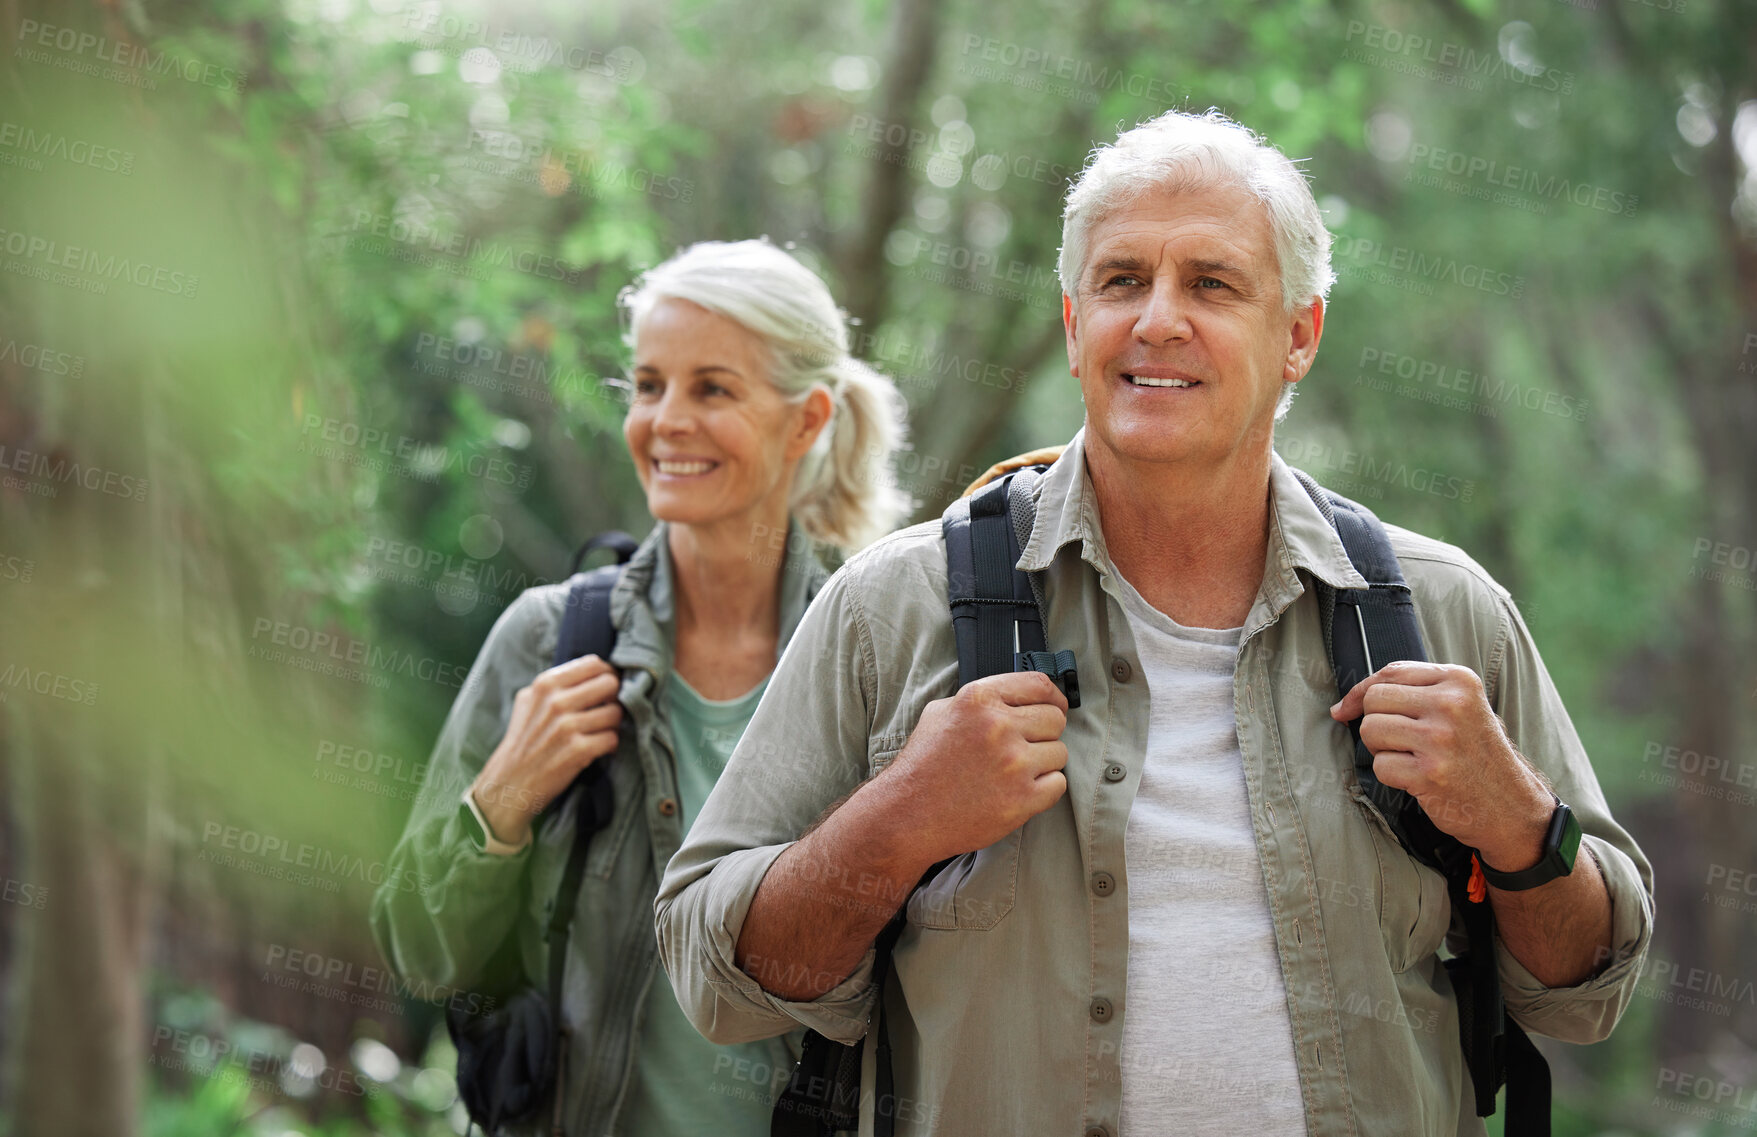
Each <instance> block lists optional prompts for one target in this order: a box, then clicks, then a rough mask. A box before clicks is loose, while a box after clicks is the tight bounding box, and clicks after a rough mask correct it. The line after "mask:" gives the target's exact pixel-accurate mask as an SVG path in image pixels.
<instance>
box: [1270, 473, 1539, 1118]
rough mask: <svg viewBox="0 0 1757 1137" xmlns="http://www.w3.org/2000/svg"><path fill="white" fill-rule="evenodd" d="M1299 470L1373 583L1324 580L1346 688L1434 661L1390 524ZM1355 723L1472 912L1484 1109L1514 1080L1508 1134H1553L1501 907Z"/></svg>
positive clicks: (1403, 817) (1466, 994) (1374, 783)
mask: <svg viewBox="0 0 1757 1137" xmlns="http://www.w3.org/2000/svg"><path fill="white" fill-rule="evenodd" d="M1293 473H1294V475H1295V476H1296V477H1298V478H1299V481H1300V484H1301V485H1303V486H1304V487H1305V489H1306V493H1307V494H1309V495H1310V496H1311V498H1312V501H1313V502H1314V503H1316V504H1317V506H1318V509H1319V511H1320V512H1322V513H1323V514H1324V517H1325V519H1326V520H1327V521H1329V522H1330V524H1331V525H1332V526H1333V527H1334V528H1335V530H1336V533H1337V535H1338V536H1339V537H1340V538H1341V539H1342V547H1343V549H1344V550H1345V551H1346V552H1347V554H1348V559H1349V562H1350V563H1351V564H1353V565H1354V567H1355V570H1356V571H1357V572H1359V573H1360V574H1361V576H1363V577H1364V578H1366V581H1367V587H1366V588H1342V589H1336V588H1331V587H1329V586H1328V585H1326V584H1324V582H1322V581H1316V585H1317V592H1318V603H1319V610H1320V612H1321V615H1322V621H1323V628H1324V646H1325V649H1326V650H1327V651H1328V652H1329V655H1330V665H1331V667H1332V668H1333V669H1334V671H1335V673H1336V690H1337V694H1338V696H1339V697H1340V696H1342V695H1346V694H1348V692H1349V691H1350V690H1352V689H1353V688H1354V685H1355V684H1356V683H1359V682H1360V681H1361V680H1362V679H1364V678H1366V677H1367V676H1368V675H1371V674H1372V673H1373V672H1375V671H1377V670H1378V669H1379V668H1381V667H1384V666H1385V665H1386V664H1387V663H1392V662H1395V661H1397V660H1406V659H1413V660H1425V659H1427V653H1426V651H1425V650H1424V648H1423V646H1422V638H1421V627H1420V625H1419V624H1418V623H1417V622H1416V617H1415V603H1414V600H1413V599H1412V597H1411V595H1410V590H1409V584H1408V582H1407V581H1406V580H1404V577H1403V570H1402V568H1401V567H1400V566H1399V565H1398V563H1397V554H1396V553H1395V552H1394V551H1393V550H1392V548H1391V539H1390V537H1389V535H1387V534H1386V532H1385V527H1384V525H1383V524H1382V523H1381V522H1380V521H1379V519H1378V517H1377V516H1375V515H1374V514H1373V511H1372V510H1370V509H1368V508H1367V507H1366V506H1364V505H1361V504H1359V503H1358V502H1354V501H1350V500H1349V499H1348V498H1346V497H1343V496H1342V495H1341V494H1338V493H1333V492H1331V491H1329V490H1326V489H1324V488H1323V487H1321V486H1319V485H1318V483H1317V482H1316V481H1314V480H1313V479H1312V477H1311V476H1310V475H1309V474H1307V473H1305V472H1304V471H1303V470H1294V471H1293ZM1348 729H1349V733H1350V734H1351V735H1352V736H1353V739H1354V771H1355V778H1356V780H1357V781H1358V782H1359V783H1360V786H1361V789H1362V791H1363V792H1364V793H1365V794H1366V795H1367V798H1368V800H1370V801H1371V802H1372V803H1373V805H1374V806H1375V807H1376V808H1377V809H1378V810H1379V812H1380V813H1381V814H1382V815H1383V816H1384V818H1385V820H1386V822H1387V823H1388V824H1389V825H1390V826H1391V829H1392V832H1394V833H1395V834H1396V835H1397V839H1398V841H1399V842H1400V843H1401V844H1402V845H1403V847H1404V849H1405V850H1406V851H1408V853H1409V854H1410V856H1412V857H1414V858H1416V859H1417V860H1419V861H1421V862H1422V863H1423V864H1426V865H1428V866H1429V867H1431V868H1433V869H1434V870H1435V871H1437V872H1439V873H1440V874H1441V875H1442V876H1444V877H1445V878H1446V887H1447V892H1448V894H1449V895H1450V896H1451V899H1452V907H1453V910H1454V911H1455V912H1457V913H1459V915H1460V917H1461V919H1462V920H1463V923H1464V931H1465V937H1466V940H1467V943H1468V948H1467V950H1466V951H1465V952H1464V954H1462V955H1459V956H1456V957H1454V958H1452V959H1449V960H1447V961H1446V970H1447V974H1448V976H1449V977H1450V978H1451V980H1452V987H1453V990H1454V992H1455V993H1456V994H1457V996H1458V1020H1459V1041H1460V1043H1461V1044H1462V1046H1463V1049H1464V1058H1465V1063H1466V1065H1467V1066H1468V1067H1469V1070H1470V1079H1471V1087H1472V1090H1473V1094H1474V1097H1475V1103H1476V1113H1477V1116H1479V1117H1488V1116H1489V1115H1491V1114H1493V1113H1494V1112H1495V1095H1496V1092H1497V1091H1498V1090H1499V1089H1500V1087H1501V1085H1502V1083H1503V1082H1505V1083H1506V1086H1507V1116H1506V1128H1505V1132H1506V1134H1507V1137H1548V1134H1549V1131H1550V1127H1549V1105H1550V1072H1549V1064H1548V1063H1547V1062H1546V1061H1545V1060H1544V1057H1543V1054H1542V1053H1541V1052H1539V1051H1538V1049H1537V1047H1536V1046H1534V1045H1533V1044H1532V1042H1531V1040H1530V1039H1529V1038H1527V1037H1526V1035H1525V1032H1524V1031H1523V1030H1521V1029H1520V1027H1519V1024H1517V1023H1515V1022H1514V1021H1513V1020H1512V1017H1511V1016H1509V1015H1508V1014H1507V1010H1506V1003H1505V1001H1504V999H1503V998H1502V994H1501V981H1500V976H1499V974H1498V972H1497V969H1496V963H1495V913H1494V909H1493V908H1492V907H1491V906H1490V905H1489V903H1488V900H1487V896H1486V893H1485V891H1484V887H1485V886H1483V885H1481V884H1480V876H1479V874H1480V869H1479V868H1478V867H1477V863H1476V856H1475V853H1474V851H1473V850H1471V849H1469V848H1466V847H1465V846H1464V845H1463V844H1462V843H1461V842H1459V841H1458V839H1457V838H1455V837H1452V836H1451V835H1449V834H1447V833H1445V832H1443V831H1441V830H1440V828H1439V827H1438V826H1436V825H1435V824H1434V823H1433V821H1432V820H1431V819H1430V818H1429V817H1428V816H1427V814H1426V813H1424V812H1423V811H1422V808H1421V806H1420V805H1419V804H1418V803H1417V802H1416V800H1415V799H1414V798H1413V797H1411V796H1410V795H1409V794H1408V793H1406V792H1404V791H1403V790H1400V789H1395V788H1393V787H1390V786H1387V785H1385V784H1383V783H1382V782H1380V781H1379V779H1378V777H1377V776H1376V775H1375V774H1374V773H1373V755H1372V751H1370V750H1368V749H1367V747H1366V744H1365V743H1363V742H1362V741H1361V739H1360V720H1359V719H1358V718H1357V719H1355V720H1354V721H1353V722H1350V723H1349V724H1348Z"/></svg>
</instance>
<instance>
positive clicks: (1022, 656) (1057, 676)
mask: <svg viewBox="0 0 1757 1137" xmlns="http://www.w3.org/2000/svg"><path fill="white" fill-rule="evenodd" d="M1013 670H1014V671H1041V672H1043V674H1045V675H1047V676H1049V678H1050V680H1051V681H1052V682H1054V683H1055V685H1056V687H1057V688H1058V689H1059V690H1060V691H1061V693H1062V694H1064V695H1066V696H1067V698H1068V709H1069V710H1073V709H1074V708H1075V707H1078V706H1079V705H1080V673H1079V671H1078V670H1077V669H1076V668H1075V666H1074V653H1073V652H1071V651H1068V650H1066V649H1063V650H1062V651H1020V652H1015V653H1013Z"/></svg>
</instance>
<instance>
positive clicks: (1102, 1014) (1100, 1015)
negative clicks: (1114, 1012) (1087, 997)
mask: <svg viewBox="0 0 1757 1137" xmlns="http://www.w3.org/2000/svg"><path fill="white" fill-rule="evenodd" d="M1091 1010H1092V1021H1093V1022H1095V1023H1107V1022H1109V1021H1110V1011H1111V1007H1110V1000H1109V999H1106V998H1105V997H1104V996H1102V995H1100V996H1099V997H1098V998H1096V999H1094V1000H1092V1007H1091Z"/></svg>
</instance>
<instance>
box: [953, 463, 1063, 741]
mask: <svg viewBox="0 0 1757 1137" xmlns="http://www.w3.org/2000/svg"><path fill="white" fill-rule="evenodd" d="M1041 472H1042V467H1039V466H1026V467H1023V468H1021V469H1018V470H1014V471H1012V472H1010V473H1008V474H1007V475H1005V476H1004V477H1001V478H997V479H996V480H994V481H992V482H989V483H988V484H987V485H985V486H983V487H982V488H981V489H979V490H977V491H976V492H975V493H974V494H972V495H971V496H970V497H968V498H959V499H958V500H957V501H954V502H953V503H952V504H951V505H950V506H948V507H947V508H946V512H945V514H944V517H943V519H942V521H941V527H942V529H943V532H944V534H945V541H946V589H947V593H948V596H947V599H948V601H949V602H950V604H951V609H952V633H953V635H954V636H955V637H956V638H957V641H958V686H959V687H962V686H964V685H965V684H966V683H970V682H972V681H974V680H977V679H981V678H983V677H984V676H988V675H1000V674H1004V673H1005V672H1008V671H1041V672H1043V673H1044V674H1046V675H1048V676H1049V677H1050V678H1051V679H1054V680H1055V681H1056V686H1058V687H1060V688H1061V689H1062V693H1063V694H1065V695H1066V696H1067V698H1068V707H1069V709H1073V708H1075V707H1078V706H1079V705H1080V680H1079V674H1078V672H1077V671H1076V669H1075V663H1074V653H1073V652H1071V651H1058V652H1051V651H1047V650H1045V647H1044V634H1043V610H1042V608H1041V607H1040V606H1039V604H1038V598H1037V586H1036V583H1035V582H1034V581H1033V580H1032V579H1031V574H1030V573H1027V572H1023V571H1021V570H1019V569H1017V568H1015V567H1014V566H1015V565H1017V564H1018V562H1019V556H1020V545H1019V526H1018V525H1017V524H1015V517H1014V511H1015V506H1017V505H1022V504H1023V503H1025V502H1029V501H1030V490H1031V484H1032V482H1034V481H1035V480H1036V479H1037V477H1038V476H1039V474H1040V473H1041Z"/></svg>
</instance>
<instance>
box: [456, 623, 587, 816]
mask: <svg viewBox="0 0 1757 1137" xmlns="http://www.w3.org/2000/svg"><path fill="white" fill-rule="evenodd" d="M621 685H622V683H621V679H620V677H619V676H618V675H617V673H616V671H615V669H614V668H612V667H611V666H610V665H609V664H608V663H605V662H604V661H603V660H602V659H599V658H598V657H597V656H595V655H582V656H581V657H580V658H578V659H574V660H569V661H568V662H566V663H563V664H561V665H560V666H559V667H551V668H550V669H549V670H547V671H545V672H543V673H542V674H540V675H538V676H537V677H536V678H535V679H533V680H531V685H530V686H528V687H523V688H520V690H519V693H518V694H517V695H515V696H514V697H513V702H512V721H511V723H509V724H508V726H507V728H506V737H505V738H503V739H501V741H500V745H499V746H497V747H495V749H494V753H493V754H491V755H490V756H489V758H488V762H487V764H486V765H484V766H483V767H482V772H481V773H480V774H478V775H477V776H476V780H475V782H473V783H472V784H471V786H470V792H471V794H472V795H474V797H475V799H476V804H477V806H479V807H480V808H481V810H482V816H483V817H484V818H485V819H486V820H487V822H488V827H489V828H490V829H492V830H494V836H495V837H496V838H498V839H499V840H502V841H505V842H507V843H508V844H511V845H519V844H523V843H524V840H525V834H526V833H528V832H530V829H531V822H532V821H533V820H534V819H535V818H536V816H537V815H538V814H539V813H541V812H542V811H543V807H544V806H546V805H548V804H549V803H550V802H551V801H552V800H554V798H555V796H556V795H557V794H559V793H561V791H563V790H565V789H566V788H567V787H568V785H569V784H570V783H571V782H572V781H573V779H574V776H575V775H577V774H578V773H579V772H580V771H581V770H584V769H585V768H586V767H587V766H590V765H591V764H592V763H593V762H595V761H597V760H598V759H599V758H602V757H603V756H604V755H606V754H609V753H610V752H611V751H613V750H615V749H616V728H617V726H618V724H620V723H621V722H622V704H621V703H619V702H617V701H616V693H617V691H618V690H619V689H620V688H621Z"/></svg>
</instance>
